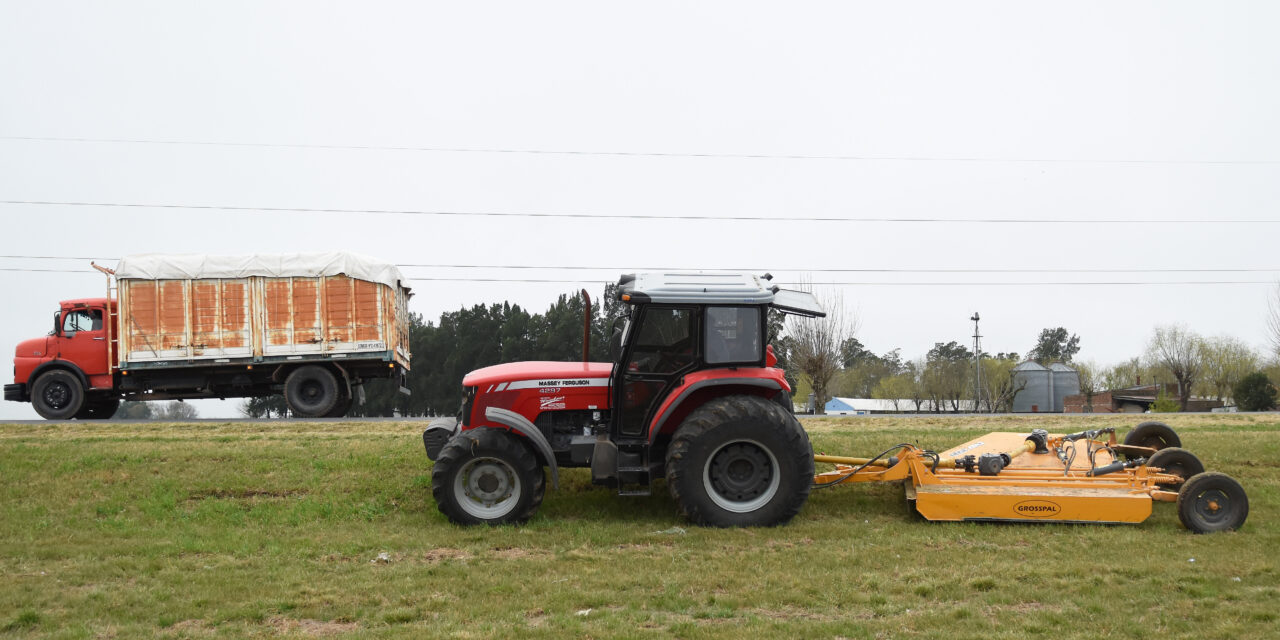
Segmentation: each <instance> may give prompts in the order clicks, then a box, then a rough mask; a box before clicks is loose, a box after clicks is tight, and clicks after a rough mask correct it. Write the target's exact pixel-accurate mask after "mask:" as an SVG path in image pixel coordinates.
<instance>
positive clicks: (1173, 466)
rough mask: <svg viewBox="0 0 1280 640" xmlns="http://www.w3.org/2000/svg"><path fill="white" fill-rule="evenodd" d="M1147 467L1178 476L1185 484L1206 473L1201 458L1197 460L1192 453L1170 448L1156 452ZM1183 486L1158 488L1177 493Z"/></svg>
mask: <svg viewBox="0 0 1280 640" xmlns="http://www.w3.org/2000/svg"><path fill="white" fill-rule="evenodd" d="M1147 466H1148V467H1159V468H1160V469H1163V471H1161V472H1160V473H1167V474H1169V475H1173V476H1178V477H1179V478H1182V480H1183V482H1185V481H1186V479H1187V478H1190V477H1191V476H1194V475H1197V474H1201V473H1204V463H1202V462H1200V458H1197V457H1196V456H1195V454H1193V453H1191V452H1190V451H1187V450H1186V449H1180V448H1178V447H1169V448H1167V449H1161V450H1159V451H1157V452H1155V454H1154V455H1152V456H1151V457H1150V458H1148V459H1147ZM1181 484H1182V482H1178V483H1165V484H1159V485H1156V486H1158V487H1160V488H1161V489H1164V490H1166V491H1177V490H1178V485H1181Z"/></svg>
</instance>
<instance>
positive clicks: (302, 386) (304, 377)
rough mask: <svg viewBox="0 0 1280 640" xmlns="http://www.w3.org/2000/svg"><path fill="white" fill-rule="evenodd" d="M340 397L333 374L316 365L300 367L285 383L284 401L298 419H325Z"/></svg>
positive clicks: (336, 380)
mask: <svg viewBox="0 0 1280 640" xmlns="http://www.w3.org/2000/svg"><path fill="white" fill-rule="evenodd" d="M340 395H341V394H340V393H339V391H338V379H337V378H336V377H335V376H334V375H333V372H332V371H330V370H328V369H326V368H324V367H320V366H317V365H314V364H309V365H307V366H305V367H298V368H297V369H295V370H294V371H293V373H290V374H289V377H288V378H285V381H284V400H285V402H286V403H287V404H288V405H289V411H290V412H291V413H293V415H295V416H298V417H302V418H323V417H325V415H326V414H327V413H329V412H330V411H332V410H333V407H334V405H336V404H337V403H338V398H339V396H340Z"/></svg>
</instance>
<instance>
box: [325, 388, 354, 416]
mask: <svg viewBox="0 0 1280 640" xmlns="http://www.w3.org/2000/svg"><path fill="white" fill-rule="evenodd" d="M339 393H341V396H340V397H339V398H338V401H337V402H335V403H333V408H332V409H330V410H329V412H328V413H326V414H324V417H326V418H342V417H345V416H346V415H347V412H348V411H350V410H351V405H352V404H353V403H354V402H355V398H352V397H351V394H349V393H345V392H342V391H339Z"/></svg>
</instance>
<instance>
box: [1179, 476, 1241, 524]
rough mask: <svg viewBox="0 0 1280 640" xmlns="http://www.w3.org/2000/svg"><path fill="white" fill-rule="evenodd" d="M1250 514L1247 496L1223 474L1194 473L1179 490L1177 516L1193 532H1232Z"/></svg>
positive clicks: (1235, 483) (1238, 484)
mask: <svg viewBox="0 0 1280 640" xmlns="http://www.w3.org/2000/svg"><path fill="white" fill-rule="evenodd" d="M1248 516H1249V497H1248V496H1246V495H1245V493H1244V487H1241V486H1240V483H1239V482H1236V481H1235V480H1233V479H1232V478H1231V476H1228V475H1227V474H1225V473H1214V472H1207V473H1201V474H1197V475H1194V476H1192V477H1190V478H1188V479H1187V481H1186V482H1184V483H1183V484H1182V490H1180V491H1179V492H1178V519H1179V520H1181V521H1182V526H1184V527H1186V528H1188V529H1190V530H1191V531H1192V532H1194V533H1213V532H1215V531H1234V530H1236V529H1239V528H1240V526H1241V525H1243V524H1244V521H1245V518H1247V517H1248Z"/></svg>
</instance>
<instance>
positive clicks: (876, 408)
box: [825, 398, 973, 416]
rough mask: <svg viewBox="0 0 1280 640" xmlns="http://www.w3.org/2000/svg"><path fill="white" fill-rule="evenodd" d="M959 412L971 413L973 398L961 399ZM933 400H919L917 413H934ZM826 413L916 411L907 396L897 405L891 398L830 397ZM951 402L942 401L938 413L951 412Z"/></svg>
mask: <svg viewBox="0 0 1280 640" xmlns="http://www.w3.org/2000/svg"><path fill="white" fill-rule="evenodd" d="M959 406H960V413H971V412H972V411H973V400H961V401H960V403H959ZM933 409H934V407H933V402H932V401H929V400H921V401H920V410H919V412H918V413H934V410H933ZM825 410H826V414H827V415H829V416H865V415H869V414H872V413H917V411H916V403H915V401H914V400H911V399H909V398H903V399H900V400H898V401H897V405H895V404H894V401H893V400H883V399H880V398H832V399H830V400H828V401H827V404H826V406H825ZM951 411H952V409H951V403H950V402H944V403H942V406H941V407H940V413H951Z"/></svg>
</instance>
